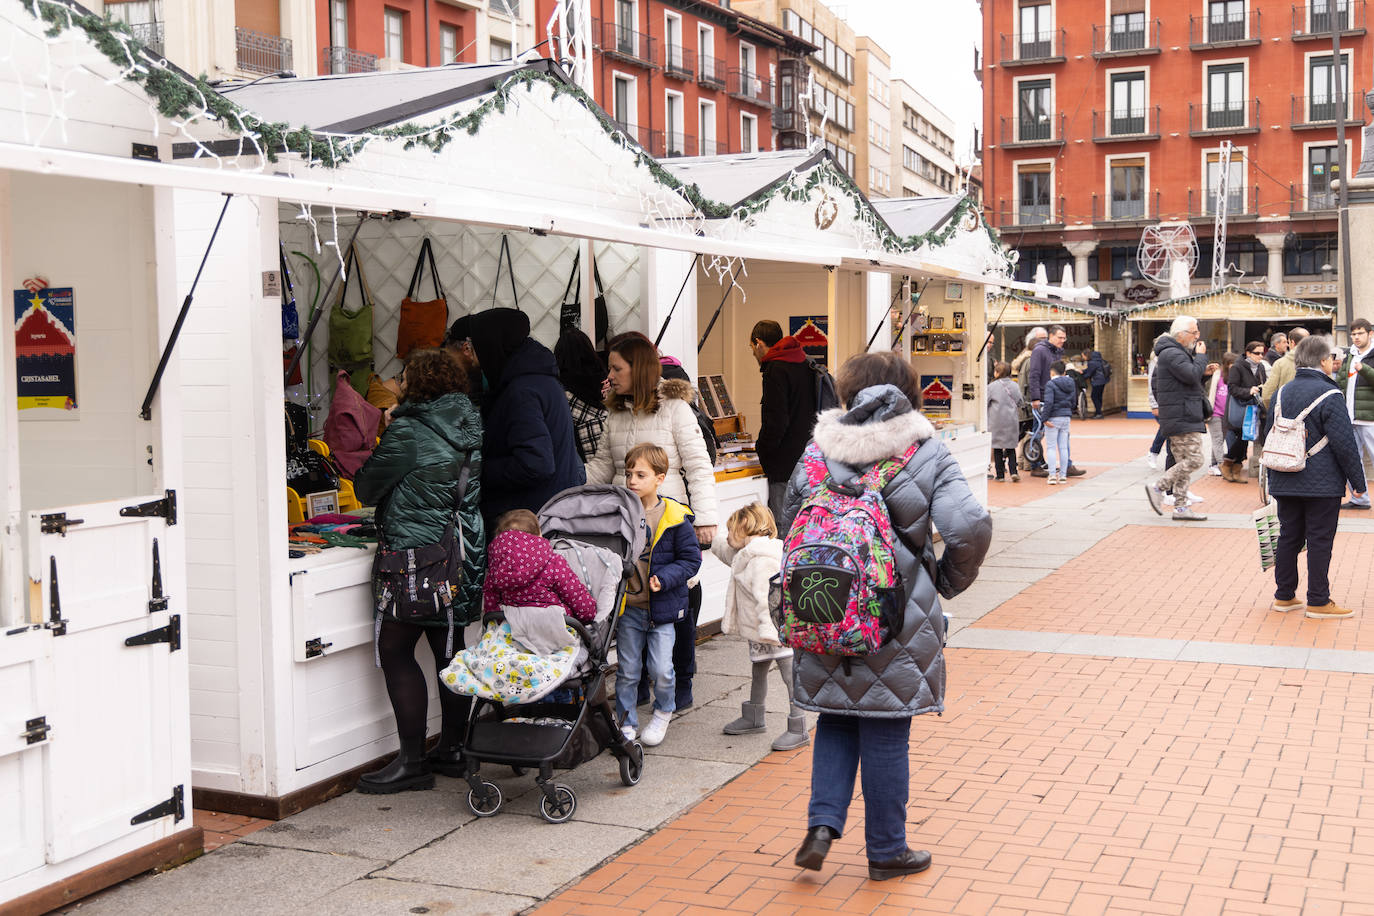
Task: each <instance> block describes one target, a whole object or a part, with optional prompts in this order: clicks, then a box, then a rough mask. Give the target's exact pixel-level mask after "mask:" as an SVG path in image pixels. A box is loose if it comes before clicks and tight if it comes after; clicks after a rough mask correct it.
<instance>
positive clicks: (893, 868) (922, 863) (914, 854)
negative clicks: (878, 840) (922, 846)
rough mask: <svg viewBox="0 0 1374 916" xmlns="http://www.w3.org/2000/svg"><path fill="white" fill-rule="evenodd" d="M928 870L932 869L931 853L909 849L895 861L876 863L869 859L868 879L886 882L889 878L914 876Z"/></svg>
mask: <svg viewBox="0 0 1374 916" xmlns="http://www.w3.org/2000/svg"><path fill="white" fill-rule="evenodd" d="M927 868H930V853H928V852H926V851H925V850H919V851H918V850H915V849H912V848H910V847H908V848H907V850H906V852H904V853H902V854H901V855H899V856H897V858H895V859H888V860H887V861H885V862H874V861H873V860H872V859H869V860H868V877H869V878H871V879H872V880H874V881H886V880H887V879H888V878H900V877H902V875H914V874H916V873H917V872H922V871H925V870H926V869H927Z"/></svg>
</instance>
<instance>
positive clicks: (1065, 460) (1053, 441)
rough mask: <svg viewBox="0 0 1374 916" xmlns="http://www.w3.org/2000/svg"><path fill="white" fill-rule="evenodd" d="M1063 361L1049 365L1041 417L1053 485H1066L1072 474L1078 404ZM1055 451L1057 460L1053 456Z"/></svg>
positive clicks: (1076, 389)
mask: <svg viewBox="0 0 1374 916" xmlns="http://www.w3.org/2000/svg"><path fill="white" fill-rule="evenodd" d="M1065 369H1066V367H1065V365H1064V361H1063V360H1062V359H1061V360H1056V361H1055V362H1054V363H1052V364H1051V365H1050V380H1049V382H1048V383H1047V384H1046V385H1045V403H1044V404H1043V405H1042V406H1041V408H1040V410H1041V414H1040V415H1041V417H1042V418H1043V419H1044V422H1045V460H1046V461H1047V462H1048V463H1049V466H1050V476H1049V482H1050V483H1063V482H1064V481H1065V480H1067V479H1068V477H1067V476H1066V475H1067V474H1068V471H1069V418H1070V417H1072V416H1073V406H1074V404H1075V403H1076V402H1077V401H1078V386H1077V385H1075V384H1074V381H1073V379H1071V378H1069V377H1068V376H1067V375H1065V374H1064V373H1065ZM1050 449H1054V456H1053V457H1051V456H1050Z"/></svg>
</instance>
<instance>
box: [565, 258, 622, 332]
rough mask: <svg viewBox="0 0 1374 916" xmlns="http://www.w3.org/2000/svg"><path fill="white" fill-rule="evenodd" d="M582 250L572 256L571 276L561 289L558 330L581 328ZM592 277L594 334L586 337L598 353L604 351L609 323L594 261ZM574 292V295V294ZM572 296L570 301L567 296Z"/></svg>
mask: <svg viewBox="0 0 1374 916" xmlns="http://www.w3.org/2000/svg"><path fill="white" fill-rule="evenodd" d="M581 265H582V250H581V247H580V246H579V247H578V251H577V254H575V255H573V263H572V274H571V275H570V276H569V277H568V285H567V286H566V287H564V289H563V307H562V308H561V309H560V310H559V323H558V324H559V330H560V331H567V330H568V329H569V328H581V327H582V282H581V279H582V272H581ZM592 276H593V277H594V278H595V280H596V299H595V301H594V302H593V309H594V318H593V321H594V322H595V325H596V329H595V330H596V333H595V334H590V335H588V336H589V337H590V338H591V341H592V346H593V347H595V348H596V349H597V350H598V351H600V350H604V349H606V331H607V328H608V327H609V325H610V321H609V319H608V318H607V314H606V293H605V290H604V289H603V287H602V286H601V268H599V267H598V266H597V264H596V259H595V258H593V259H592ZM574 290H576V293H575V294H574V292H573V291H574ZM570 294H572V295H573V299H572V301H569V300H568V296H569V295H570Z"/></svg>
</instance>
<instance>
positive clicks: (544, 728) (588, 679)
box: [463, 484, 644, 824]
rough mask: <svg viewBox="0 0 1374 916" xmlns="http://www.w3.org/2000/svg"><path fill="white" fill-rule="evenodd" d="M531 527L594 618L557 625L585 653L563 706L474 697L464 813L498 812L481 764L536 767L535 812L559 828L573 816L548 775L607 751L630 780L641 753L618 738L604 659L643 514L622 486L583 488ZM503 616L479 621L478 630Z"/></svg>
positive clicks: (640, 538) (640, 543) (497, 796)
mask: <svg viewBox="0 0 1374 916" xmlns="http://www.w3.org/2000/svg"><path fill="white" fill-rule="evenodd" d="M538 516H539V527H540V530H542V531H543V533H544V537H545V538H546V539H547V540H548V541H549V542H550V543H551V544H552V546H553V548H554V550H555V551H556V552H557V553H558V554H559V555H561V556H562V557H563V558H564V559H565V560H567V561H568V565H569V566H571V567H572V570H573V572H574V573H576V574H577V576H578V577H579V578H580V579H582V582H583V584H584V585H586V586H587V588H588V589H589V590H590V591H591V593H592V595H593V596H594V597H595V598H596V619H595V620H593V621H592V623H591V624H583V623H582V622H580V621H578V620H577V619H575V618H573V617H566V616H565V617H564V618H563V619H564V622H565V623H566V624H567V625H568V626H569V627H571V628H572V629H573V630H574V632H576V633H577V636H578V639H579V641H580V643H581V646H582V648H583V649H585V653H582V652H579V658H580V659H581V660H580V661H579V662H578V664H577V665H576V667H574V669H573V672H572V673H571V674H569V675H568V677H567V679H566V680H564V681H563V683H562V685H561V686H562V687H563V688H565V689H570V690H571V692H572V701H571V702H557V701H550V700H549V698H548V697H545V698H544V699H543V700H540V701H536V702H532V703H521V704H510V705H503V704H501V703H497V702H495V701H492V700H488V699H483V698H478V699H477V700H476V701H475V702H474V704H473V710H472V715H471V717H470V718H469V719H468V728H467V736H466V739H465V740H464V742H463V758H464V762H465V764H466V766H467V771H468V776H467V781H468V785H469V786H470V787H471V788H470V790H469V791H468V807H469V808H471V809H472V813H473V814H475V815H477V816H478V817H491V816H492V815H493V814H496V812H498V811H499V810H500V809H501V804H502V801H503V799H502V797H501V789H500V787H499V786H497V785H496V784H495V783H493V782H488V781H485V780H483V779H482V776H481V772H480V767H481V764H483V763H495V764H500V765H504V766H509V767H511V768H513V769H514V770H515V772H516V774H517V775H520V774H523V773H524V772H525V770H526V768H534V769H537V770H538V775H537V776H536V777H535V780H534V781H535V784H536V785H537V786H538V787H539V790H540V792H542V793H543V794H542V797H541V798H540V799H539V813H540V814H541V815H543V817H544V819H545V820H547V821H548V822H549V823H552V824H561V823H563V822H564V821H567V820H568V819H570V818H571V817H572V816H573V812H574V811H575V810H577V795H576V793H575V792H573V790H572V788H571V787H570V786H566V785H562V784H559V783H554V782H552V781H551V780H552V779H553V771H554V770H571V769H575V768H576V767H578V766H580V765H581V764H583V763H586V762H587V761H588V760H591V759H592V758H594V757H596V756H597V755H598V754H600V753H601V752H602V751H604V750H607V749H609V750H610V752H611V753H612V754H613V755H614V756H615V757H616V758H617V759H618V760H619V761H620V780H621V782H623V783H624V784H625V785H626V786H633V785H635V784H636V783H638V782H639V777H640V775H641V773H642V772H643V767H644V749H643V748H642V747H641V746H640V744H639V742H638V741H627V740H626V739H625V736H624V735H623V734H621V732H620V728H619V727H618V726H617V725H616V721H615V711H614V709H613V708H612V705H611V699H612V697H613V696H614V692H613V690H612V689H609V688H608V685H607V678H608V672H609V667H610V666H609V665H608V663H607V660H606V659H607V656H608V654H609V652H610V648H611V643H612V639H613V637H614V635H615V627H616V623H617V621H618V620H619V619H620V611H621V609H622V607H623V606H624V602H625V584H626V581H627V579H628V578H629V576H630V574H631V573H632V572H633V570H634V568H635V560H636V558H638V556H639V554H640V552H641V551H642V550H643V549H644V510H643V508H642V507H641V506H640V502H639V499H638V497H636V496H635V495H634V494H633V493H631V492H630V491H629V490H627V489H625V488H624V487H614V486H608V485H604V484H588V485H587V486H582V487H573V488H571V489H568V490H564V491H563V492H562V493H559V494H558V495H556V496H554V497H553V498H552V499H550V500H549V501H548V502H547V503H545V504H544V507H543V508H542V509H540V510H539V512H538ZM502 619H503V615H501V614H499V613H493V614H484V615H483V617H482V623H483V625H486V624H488V623H492V622H499V621H500V620H502Z"/></svg>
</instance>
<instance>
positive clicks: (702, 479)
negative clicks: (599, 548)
mask: <svg viewBox="0 0 1374 916" xmlns="http://www.w3.org/2000/svg"><path fill="white" fill-rule="evenodd" d="M693 392H694V389H693V388H692V386H691V384H690V383H688V382H684V381H682V380H681V379H664V380H663V381H661V382H659V383H658V410H656V411H654V412H653V413H635V412H634V411H633V410H630V409H629V408H628V407H626V408H625V409H624V410H612V411H610V412H609V413H608V414H607V417H606V430H605V432H604V433H602V435H601V441H600V442H599V443H598V444H597V447H596V454H595V455H593V456H592V460H591V461H588V462H587V483H611V484H615V485H617V486H621V487H623V486H625V455H626V454H628V453H629V451H630V449H632V448H634V447H635V446H636V445H638V444H639V443H641V442H652V443H653V444H654V445H657V446H658V447H660V448H662V449H663V450H664V451H665V452H667V453H668V476H667V478H666V479H665V480H664V481H663V486H662V487H661V488H660V489H659V493H660V495H663V496H669V497H672V498H673V499H675V500H677V501H678V502H680V503H683V504H684V505H686V506H688V507H689V508H691V510H692V513H693V514H694V515H696V521H694V522H693V524H694V525H696V526H698V527H704V526H708V525H716V524H719V519H718V518H717V510H716V469H715V466H714V465H712V464H711V456H710V455H709V454H708V453H707V451H706V441H705V440H704V439H702V437H701V427H700V426H698V425H697V418H696V414H694V413H692V408H691V406H690V404H691V400H692V395H693ZM684 474H685V476H686V483H685V486H684V481H683V477H684Z"/></svg>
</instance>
